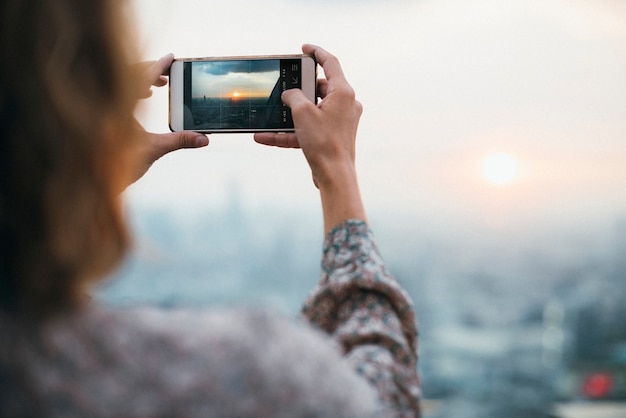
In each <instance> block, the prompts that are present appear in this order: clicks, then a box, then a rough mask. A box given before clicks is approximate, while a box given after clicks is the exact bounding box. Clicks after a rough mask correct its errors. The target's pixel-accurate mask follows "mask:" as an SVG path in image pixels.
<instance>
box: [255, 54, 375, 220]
mask: <svg viewBox="0 0 626 418" xmlns="http://www.w3.org/2000/svg"><path fill="white" fill-rule="evenodd" d="M302 51H303V52H304V53H305V54H311V55H314V56H315V58H316V59H317V62H318V63H319V64H320V65H321V66H322V68H324V74H325V75H326V79H325V80H324V79H320V80H319V81H318V91H319V94H320V97H321V99H322V100H321V101H320V102H319V103H318V104H317V105H315V104H313V103H312V102H310V101H309V100H308V99H307V98H306V97H305V96H304V94H303V93H302V91H300V90H298V89H291V90H287V91H285V92H283V94H282V100H283V102H284V103H285V104H286V105H287V106H289V107H290V108H291V113H292V116H293V120H294V125H295V133H288V134H276V133H258V134H255V136H254V139H255V141H256V142H258V143H261V144H265V145H272V146H278V147H284V148H302V151H303V152H304V155H305V157H306V159H307V161H308V163H309V166H310V167H311V173H312V175H313V182H314V183H315V185H316V186H317V187H318V188H319V190H320V194H321V198H322V208H323V211H324V225H325V230H326V231H327V232H328V231H330V229H332V227H333V226H335V225H337V224H339V223H341V222H343V221H345V220H347V219H362V220H366V216H365V209H364V208H363V203H362V201H361V195H360V191H359V187H358V181H357V175H356V168H355V154H356V133H357V127H358V124H359V119H360V117H361V113H362V111H363V108H362V106H361V103H360V102H359V101H357V100H356V99H355V93H354V90H353V89H352V87H351V86H350V84H348V81H347V80H346V78H345V76H344V74H343V70H342V68H341V65H340V64H339V60H338V59H337V58H336V57H334V56H333V55H331V54H330V53H328V52H327V51H326V50H324V49H322V48H320V47H317V46H314V45H304V46H303V47H302Z"/></svg>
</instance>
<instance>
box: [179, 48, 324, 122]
mask: <svg viewBox="0 0 626 418" xmlns="http://www.w3.org/2000/svg"><path fill="white" fill-rule="evenodd" d="M316 82H317V62H316V61H315V59H314V58H313V57H311V56H309V55H273V56H248V57H219V58H190V59H176V60H174V62H173V63H172V67H171V68H170V82H169V86H170V87H169V124H170V129H171V130H172V131H181V130H192V131H197V132H204V133H221V132H224V133H226V132H232V133H239V132H291V131H293V130H294V126H293V119H292V118H291V110H290V109H289V107H288V106H287V105H285V104H283V102H282V100H281V94H282V92H283V91H285V90H288V89H293V88H298V89H301V90H302V92H303V93H304V95H305V96H306V97H307V98H308V99H309V100H311V102H313V103H316V102H317V95H316Z"/></svg>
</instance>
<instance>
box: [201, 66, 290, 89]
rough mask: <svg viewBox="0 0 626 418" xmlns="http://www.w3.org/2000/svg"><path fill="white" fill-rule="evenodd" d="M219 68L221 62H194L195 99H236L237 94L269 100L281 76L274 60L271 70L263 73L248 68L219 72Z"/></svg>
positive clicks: (264, 69) (265, 69) (265, 70)
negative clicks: (234, 96) (234, 97)
mask: <svg viewBox="0 0 626 418" xmlns="http://www.w3.org/2000/svg"><path fill="white" fill-rule="evenodd" d="M237 62H243V61H237ZM264 62H272V63H273V62H274V61H264ZM220 67H223V65H222V64H221V63H220V62H205V63H202V62H196V63H193V65H192V67H191V68H192V70H191V80H192V82H191V83H192V84H191V88H192V92H191V95H192V97H203V96H206V97H233V93H235V92H238V93H239V94H241V95H244V96H247V97H269V95H270V93H271V92H272V89H273V88H274V85H275V84H276V82H277V81H278V77H279V76H280V62H279V61H275V65H273V67H274V68H271V71H268V68H262V70H263V71H253V72H249V70H250V66H249V65H244V66H243V67H242V68H238V69H231V70H225V71H220V70H219V68H220ZM216 68H217V70H216ZM242 69H245V71H244V70H242Z"/></svg>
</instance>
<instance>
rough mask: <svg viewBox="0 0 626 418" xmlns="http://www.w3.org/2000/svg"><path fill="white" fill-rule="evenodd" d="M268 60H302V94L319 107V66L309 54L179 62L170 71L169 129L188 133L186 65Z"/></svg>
mask: <svg viewBox="0 0 626 418" xmlns="http://www.w3.org/2000/svg"><path fill="white" fill-rule="evenodd" d="M267 59H300V60H301V63H302V65H301V76H302V83H301V86H302V88H301V90H302V92H303V93H304V95H305V96H306V97H307V99H309V100H310V101H311V102H312V103H317V91H316V90H317V62H316V60H315V58H314V57H313V56H311V55H307V54H292V55H248V56H225V57H204V58H177V59H175V60H174V62H173V63H172V66H171V67H170V74H169V78H170V79H169V112H168V113H169V127H170V130H171V131H173V132H177V131H182V130H184V129H183V127H184V118H185V106H184V75H183V63H185V62H197V61H228V60H267ZM194 131H196V132H202V133H253V132H293V129H284V128H278V129H253V128H243V129H238V128H218V129H198V130H195V129H194Z"/></svg>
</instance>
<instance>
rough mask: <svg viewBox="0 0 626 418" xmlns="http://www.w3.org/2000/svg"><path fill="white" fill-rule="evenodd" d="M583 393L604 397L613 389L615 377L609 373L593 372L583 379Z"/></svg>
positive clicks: (594, 396)
mask: <svg viewBox="0 0 626 418" xmlns="http://www.w3.org/2000/svg"><path fill="white" fill-rule="evenodd" d="M582 389H583V394H584V395H585V396H588V397H590V398H604V397H606V396H608V395H609V393H611V389H613V377H612V376H611V375H610V374H608V373H592V374H590V375H588V376H587V377H586V378H585V380H584V381H583V388H582Z"/></svg>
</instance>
